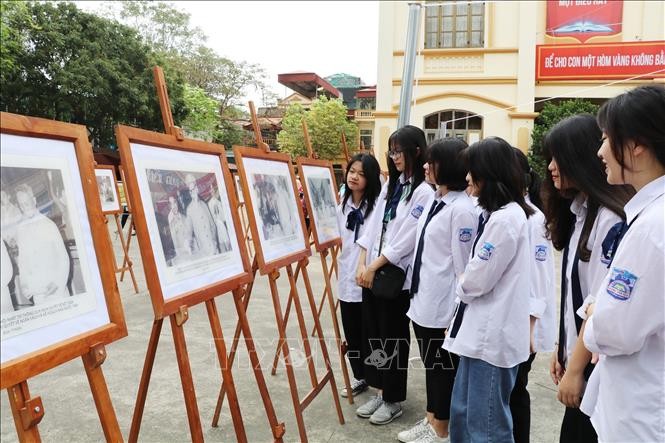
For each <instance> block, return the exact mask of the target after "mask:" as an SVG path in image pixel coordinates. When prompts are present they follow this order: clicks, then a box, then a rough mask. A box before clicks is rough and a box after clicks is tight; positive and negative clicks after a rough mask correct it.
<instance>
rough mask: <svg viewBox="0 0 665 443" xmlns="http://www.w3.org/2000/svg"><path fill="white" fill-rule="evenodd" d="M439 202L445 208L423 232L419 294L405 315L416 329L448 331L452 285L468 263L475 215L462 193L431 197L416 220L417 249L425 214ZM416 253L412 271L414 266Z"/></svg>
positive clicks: (474, 231) (451, 310)
mask: <svg viewBox="0 0 665 443" xmlns="http://www.w3.org/2000/svg"><path fill="white" fill-rule="evenodd" d="M441 200H443V202H444V203H445V206H444V207H443V208H442V209H441V210H440V211H439V212H438V213H437V214H436V215H435V216H434V217H432V220H430V222H429V224H428V225H427V229H426V230H425V238H424V243H423V249H422V255H421V262H420V281H419V283H418V292H417V293H416V294H415V295H414V296H413V298H412V299H411V305H410V306H409V310H408V312H407V313H406V315H407V316H408V317H409V318H410V319H411V320H412V321H413V322H415V323H417V324H418V325H419V326H423V327H426V328H447V327H448V326H449V325H450V323H451V320H452V318H453V315H454V313H455V286H456V285H457V279H458V278H459V276H460V275H462V273H463V272H464V267H465V266H466V264H467V263H468V261H469V255H470V253H471V246H472V245H473V239H474V238H476V226H477V225H478V216H477V215H476V210H475V208H474V206H473V201H472V200H471V198H469V196H468V195H467V194H466V192H464V191H461V192H460V191H450V192H448V193H447V194H446V195H444V196H443V198H441V197H440V196H437V198H432V199H431V200H430V202H429V203H428V204H427V205H426V206H425V212H423V216H422V217H420V220H418V229H417V230H416V246H417V245H418V239H420V234H421V233H422V230H423V226H424V225H425V220H426V219H427V214H429V211H430V209H431V208H432V205H436V204H438V203H439V202H440V201H441ZM415 259H416V257H415V253H414V257H413V262H412V263H411V268H412V269H413V264H414V263H415Z"/></svg>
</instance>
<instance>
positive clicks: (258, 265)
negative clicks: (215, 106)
mask: <svg viewBox="0 0 665 443" xmlns="http://www.w3.org/2000/svg"><path fill="white" fill-rule="evenodd" d="M249 105H250V106H249V107H250V112H251V114H252V120H253V125H254V129H255V131H256V130H257V129H258V123H257V120H256V112H255V111H254V104H253V103H252V102H250V104H249ZM256 139H257V146H258V147H259V149H260V150H261V151H263V154H261V155H260V156H259V157H263V158H267V157H268V155H272V156H280V157H284V156H281V155H280V154H270V148H269V146H268V145H267V144H265V143H264V142H263V140H262V137H261V133H260V131H257V132H256ZM250 149H251V148H235V150H236V158H238V155H239V154H243V152H244V153H245V154H244V155H251V154H250ZM252 151H255V150H253V149H252ZM255 152H260V151H255ZM243 168H244V166H243V165H242V164H240V169H241V170H242V171H243V174H244V169H243ZM294 178H295V177H294ZM294 192H295V189H294ZM245 202H246V204H247V208H248V209H247V212H248V216H249V218H250V224H251V226H252V231H253V235H252V237H253V239H254V241H255V242H256V245H255V250H256V253H255V255H254V260H253V264H252V275H253V277H256V271H257V270H259V269H260V270H261V273H262V274H267V275H268V280H269V284H270V292H271V295H272V301H273V307H274V310H275V320H276V322H277V329H278V332H279V343H280V346H281V349H282V353H283V355H284V362H285V365H286V373H287V378H288V381H289V389H290V391H291V400H292V402H293V408H294V412H295V416H296V423H297V426H298V434H299V438H300V441H301V442H307V431H306V429H305V422H304V418H303V412H304V410H305V409H306V408H307V406H309V404H310V403H311V402H312V400H314V398H316V396H317V395H318V394H319V393H320V392H321V391H322V390H323V388H324V387H325V385H326V384H327V383H330V388H331V389H332V395H333V399H334V401H335V407H336V410H337V416H338V419H339V422H340V424H344V415H343V413H342V408H341V405H340V402H339V398H338V393H337V386H336V383H335V377H334V374H333V371H332V367H331V365H330V358H329V355H328V349H327V347H326V344H325V341H324V335H323V330H322V328H321V324H320V322H319V320H318V318H316V316H315V317H314V324H315V327H316V329H317V332H318V335H319V337H320V346H321V354H322V355H323V360H324V363H325V367H326V370H325V374H324V375H323V377H322V378H321V379H318V376H317V374H316V369H315V367H314V361H313V359H312V351H311V347H310V344H309V337H308V335H307V330H306V326H305V318H304V315H303V310H302V305H301V303H300V296H299V294H298V288H297V285H296V276H295V274H294V271H293V263H297V267H296V272H297V269H298V268H299V269H300V272H301V275H302V277H303V279H304V283H305V288H306V292H307V298H308V301H309V305H310V309H312V312H314V309H315V308H316V305H315V302H314V297H313V295H312V288H311V284H310V280H309V275H308V274H307V264H308V263H309V260H308V258H307V256H308V255H309V254H310V251H309V241H308V240H307V239H306V243H307V249H305V250H303V251H302V252H300V253H298V254H295V255H292V256H289V257H286V258H282V259H279V260H276V261H274V262H272V263H263V251H262V249H261V244H260V240H259V237H258V235H257V228H256V223H255V222H254V223H252V222H253V221H254V220H253V217H254V213H253V210H252V202H251V200H249V196H245ZM301 217H302V214H301ZM301 221H302V222H303V225H304V220H302V218H301ZM282 267H284V268H286V274H287V277H288V280H289V286H290V294H289V299H291V298H292V299H293V306H294V307H295V310H296V314H297V317H298V323H299V327H300V334H301V337H302V340H303V348H304V351H305V355H306V360H307V367H308V372H309V376H310V383H311V385H312V389H311V390H310V391H309V392H308V393H307V395H305V397H304V398H303V399H302V400H301V399H300V398H299V394H298V387H297V383H296V377H295V372H294V369H293V365H292V362H291V356H290V352H289V346H288V343H287V336H286V321H285V315H284V314H282V312H283V311H282V307H281V302H280V297H279V289H278V287H277V279H278V278H279V275H280V274H279V269H280V268H282ZM253 281H254V280H252V281H250V282H249V283H248V286H247V288H246V289H245V295H244V297H245V299H244V301H243V302H244V308H245V309H247V307H248V304H249V298H250V295H251V291H252V289H253ZM237 337H238V326H236V336H235V337H234V340H233V346H235V344H236V343H237ZM234 353H235V349H234V348H232V349H231V353H230V354H229V356H230V358H232V357H231V355H234ZM231 363H232V360H231ZM226 391H227V389H226V385H225V384H223V385H222V389H221V391H220V393H219V398H218V400H217V407H216V410H215V418H214V419H213V420H216V419H217V418H218V415H219V414H218V411H219V409H220V408H221V405H222V403H223V401H224V395H225V393H226ZM213 423H214V421H213Z"/></svg>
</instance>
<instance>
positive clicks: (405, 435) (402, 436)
mask: <svg viewBox="0 0 665 443" xmlns="http://www.w3.org/2000/svg"><path fill="white" fill-rule="evenodd" d="M428 426H429V423H428V422H427V417H425V418H423V419H422V420H420V421H419V422H418V423H416V424H415V425H414V426H412V427H411V428H410V429H407V430H406V431H402V432H400V433H399V434H397V440H399V441H401V442H402V443H411V442H412V441H414V440H418V439H419V438H420V436H421V435H423V434H424V433H425V432H427V427H428Z"/></svg>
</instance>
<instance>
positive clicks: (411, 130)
mask: <svg viewBox="0 0 665 443" xmlns="http://www.w3.org/2000/svg"><path fill="white" fill-rule="evenodd" d="M388 148H389V151H388V172H389V178H388V182H387V183H386V184H385V185H384V186H383V189H382V190H381V195H380V196H379V200H378V201H379V203H378V204H377V207H376V209H375V210H374V211H373V212H374V215H373V216H372V217H370V219H371V220H370V221H369V226H367V228H366V229H367V231H366V232H365V234H364V235H363V236H362V237H361V238H359V239H358V241H357V244H358V245H360V247H361V248H363V249H362V250H361V252H360V257H359V260H358V270H357V273H356V279H357V282H358V284H359V285H361V286H362V287H363V288H364V289H363V295H362V296H363V303H362V306H363V321H364V328H365V332H366V337H367V340H364V343H365V344H368V346H369V349H368V350H367V352H365V353H364V355H367V358H366V359H365V379H366V380H367V383H368V384H369V385H370V386H372V387H374V388H376V389H377V390H378V393H377V395H375V396H373V397H372V398H371V399H370V400H369V401H368V402H367V403H365V404H364V405H362V406H360V407H359V408H358V410H357V411H356V414H357V415H358V416H360V417H363V418H369V419H370V422H371V423H373V424H377V425H382V424H386V423H390V422H391V421H393V420H394V419H395V418H397V417H399V416H401V415H402V407H401V405H400V402H402V401H404V400H405V399H406V381H407V366H408V359H409V341H410V333H409V318H408V317H407V316H406V311H407V310H408V309H409V289H410V287H411V266H410V265H411V261H412V259H413V253H414V249H415V246H416V227H417V225H418V219H419V218H420V217H421V215H422V213H423V211H424V210H425V205H426V204H427V202H428V201H429V200H430V198H431V197H432V195H433V194H434V190H433V189H432V187H431V186H430V185H429V184H427V183H426V182H425V171H424V169H423V165H424V163H425V159H426V158H427V141H426V139H425V133H424V132H423V131H422V130H421V129H419V128H416V127H415V126H404V127H403V128H400V129H398V130H397V131H395V132H393V133H392V135H391V136H390V138H389V139H388ZM389 264H392V265H394V266H397V267H398V268H400V269H401V270H402V271H403V272H404V273H405V274H406V275H405V279H404V283H403V285H402V291H401V292H400V293H399V294H398V296H397V297H396V298H393V299H389V298H382V297H379V296H377V295H376V294H375V293H374V292H373V290H372V285H373V283H374V277H375V275H376V272H377V271H378V270H379V269H381V268H382V267H384V266H386V265H389ZM397 289H399V288H397Z"/></svg>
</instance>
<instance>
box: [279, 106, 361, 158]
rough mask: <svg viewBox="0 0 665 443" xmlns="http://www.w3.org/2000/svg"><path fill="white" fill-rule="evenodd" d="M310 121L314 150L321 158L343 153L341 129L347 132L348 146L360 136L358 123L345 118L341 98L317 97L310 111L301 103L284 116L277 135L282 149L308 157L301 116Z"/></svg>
mask: <svg viewBox="0 0 665 443" xmlns="http://www.w3.org/2000/svg"><path fill="white" fill-rule="evenodd" d="M303 118H305V121H306V122H307V129H308V131H309V138H310V142H311V143H312V150H313V151H314V152H315V153H316V154H317V156H318V158H321V159H325V160H333V159H335V158H338V157H340V156H341V155H342V142H341V137H342V135H341V132H342V131H344V133H345V135H346V139H347V144H348V145H349V146H348V147H349V149H351V150H352V149H353V145H354V143H353V140H356V139H357V137H358V126H357V125H356V123H355V122H350V121H348V120H347V119H346V107H345V106H344V104H343V103H342V101H341V100H339V99H334V100H329V99H328V98H327V97H326V96H321V97H319V98H318V99H316V100H315V101H314V102H313V103H312V106H311V108H310V110H309V111H306V110H305V109H304V108H303V107H302V105H300V104H299V103H294V104H293V105H291V106H289V108H288V109H287V111H286V115H285V116H284V118H283V119H282V131H281V132H280V133H279V134H277V144H278V145H279V148H280V150H282V151H285V152H288V153H289V154H291V156H292V157H298V156H306V155H307V148H306V147H305V138H304V135H303V128H302V119H303Z"/></svg>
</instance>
